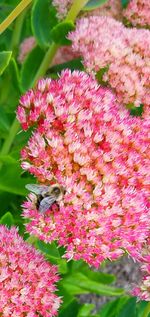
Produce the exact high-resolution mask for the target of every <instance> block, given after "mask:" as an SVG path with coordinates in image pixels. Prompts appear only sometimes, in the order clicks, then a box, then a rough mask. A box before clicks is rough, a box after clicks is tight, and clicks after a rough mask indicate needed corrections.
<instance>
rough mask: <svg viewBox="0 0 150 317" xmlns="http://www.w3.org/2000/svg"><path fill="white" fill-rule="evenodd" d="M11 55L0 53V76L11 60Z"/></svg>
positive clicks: (10, 53) (9, 52) (9, 53)
mask: <svg viewBox="0 0 150 317" xmlns="http://www.w3.org/2000/svg"><path fill="white" fill-rule="evenodd" d="M11 55H12V52H11V51H8V52H6V51H4V52H0V75H2V73H3V72H4V70H5V68H6V67H7V66H8V64H9V62H10V59H11Z"/></svg>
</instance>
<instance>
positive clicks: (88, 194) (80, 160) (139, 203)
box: [17, 70, 150, 266]
mask: <svg viewBox="0 0 150 317" xmlns="http://www.w3.org/2000/svg"><path fill="white" fill-rule="evenodd" d="M17 115H18V119H19V121H20V122H21V124H22V127H23V129H25V130H26V129H28V128H29V127H30V126H32V125H34V132H33V135H32V136H31V138H30V139H29V141H28V144H27V146H26V147H25V148H24V149H23V150H22V159H23V163H22V167H23V169H26V170H28V171H29V172H30V173H32V174H34V175H35V176H36V177H37V179H38V180H39V182H43V183H44V184H49V185H50V184H52V183H59V184H60V185H62V186H63V187H64V188H65V189H66V194H65V195H64V199H63V200H62V201H61V202H60V204H59V208H58V206H57V205H53V208H51V210H48V211H47V212H46V213H44V214H41V213H39V212H38V210H37V208H36V196H35V195H34V194H30V195H29V198H28V201H26V202H25V203H24V212H23V215H24V217H25V218H29V219H30V222H29V223H28V224H27V226H26V228H27V230H28V232H30V233H31V234H34V235H36V236H38V237H39V238H40V239H42V240H44V241H45V242H51V241H52V240H54V239H58V243H59V245H63V246H66V255H65V256H66V258H68V259H71V258H74V259H75V260H79V259H84V260H85V261H86V262H87V263H89V264H90V265H94V266H99V264H100V263H101V262H102V261H103V260H105V259H106V258H108V259H110V260H115V259H117V258H118V257H120V256H121V255H122V254H123V253H124V252H125V250H127V251H128V252H129V253H130V254H131V255H132V256H134V257H136V256H137V254H139V253H140V250H141V247H142V244H143V242H144V241H145V239H146V238H147V236H148V234H149V227H150V224H149V219H150V213H149V199H148V195H149V185H148V184H149V180H150V169H149V157H150V148H148V145H149V140H148V131H149V122H148V121H147V120H145V121H144V120H143V121H142V119H140V118H135V117H131V116H130V115H129V113H128V111H127V110H126V109H124V108H123V107H120V106H119V105H118V104H117V102H116V100H115V95H113V94H112V92H111V91H110V90H109V89H107V88H103V87H100V86H99V85H98V84H97V82H96V81H95V80H94V79H92V78H91V77H90V76H89V75H87V74H86V73H84V72H78V71H74V72H73V73H72V74H71V72H70V71H69V70H66V71H63V72H62V74H61V76H60V78H59V79H58V80H51V79H41V80H40V81H39V82H38V84H37V87H36V89H35V90H30V91H28V92H27V93H26V94H25V95H24V96H22V97H21V99H20V106H19V107H18V112H17ZM35 125H36V128H35Z"/></svg>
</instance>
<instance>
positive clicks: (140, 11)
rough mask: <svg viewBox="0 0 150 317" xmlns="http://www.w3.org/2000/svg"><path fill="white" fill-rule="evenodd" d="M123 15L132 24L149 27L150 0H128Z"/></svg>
mask: <svg viewBox="0 0 150 317" xmlns="http://www.w3.org/2000/svg"><path fill="white" fill-rule="evenodd" d="M123 16H124V17H125V18H126V19H127V20H128V21H129V22H130V23H131V24H132V25H133V26H140V27H150V1H147V0H130V1H129V3H128V6H127V8H126V9H124V10H123Z"/></svg>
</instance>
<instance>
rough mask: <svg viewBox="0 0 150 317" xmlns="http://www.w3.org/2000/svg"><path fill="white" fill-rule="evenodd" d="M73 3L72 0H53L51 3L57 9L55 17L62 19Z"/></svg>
mask: <svg viewBox="0 0 150 317" xmlns="http://www.w3.org/2000/svg"><path fill="white" fill-rule="evenodd" d="M72 3H73V0H53V1H52V4H53V6H54V7H55V8H56V9H57V17H58V19H59V20H63V19H64V18H65V17H66V15H67V13H68V11H69V9H70V8H71V5H72Z"/></svg>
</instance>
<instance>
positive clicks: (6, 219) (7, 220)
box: [0, 212, 15, 227]
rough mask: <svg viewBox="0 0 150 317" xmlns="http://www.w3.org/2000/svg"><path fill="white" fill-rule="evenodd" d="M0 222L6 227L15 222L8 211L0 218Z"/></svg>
mask: <svg viewBox="0 0 150 317" xmlns="http://www.w3.org/2000/svg"><path fill="white" fill-rule="evenodd" d="M0 224H1V225H6V226H7V227H11V226H13V225H14V224H15V221H14V218H13V216H12V214H11V213H10V212H6V213H5V214H4V215H3V216H2V217H1V218H0Z"/></svg>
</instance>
